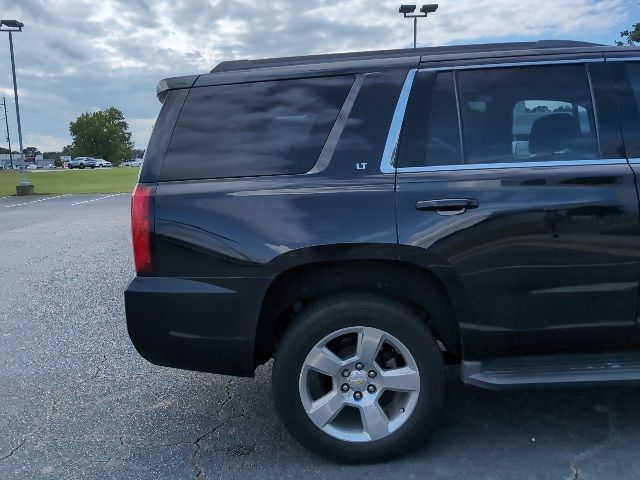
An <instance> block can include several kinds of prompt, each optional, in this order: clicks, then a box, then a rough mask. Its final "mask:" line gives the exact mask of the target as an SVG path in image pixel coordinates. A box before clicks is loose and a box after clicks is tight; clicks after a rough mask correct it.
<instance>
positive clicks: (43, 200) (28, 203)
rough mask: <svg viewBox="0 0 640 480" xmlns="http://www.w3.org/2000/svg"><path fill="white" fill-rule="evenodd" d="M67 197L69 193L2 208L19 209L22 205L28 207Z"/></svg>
mask: <svg viewBox="0 0 640 480" xmlns="http://www.w3.org/2000/svg"><path fill="white" fill-rule="evenodd" d="M69 195H71V194H70V193H65V194H64V195H56V196H55V197H47V198H41V199H39V200H32V201H30V202H24V203H14V204H12V205H5V206H4V208H11V207H20V206H22V205H30V204H32V203H39V202H45V201H47V200H53V199H54V198H61V197H68V196H69Z"/></svg>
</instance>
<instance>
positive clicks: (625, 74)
mask: <svg viewBox="0 0 640 480" xmlns="http://www.w3.org/2000/svg"><path fill="white" fill-rule="evenodd" d="M607 63H608V65H609V69H610V71H611V74H612V77H613V81H614V86H615V91H616V97H617V100H618V108H619V110H620V119H621V123H622V128H623V131H624V142H625V147H626V150H627V155H628V157H629V158H638V157H640V62H615V61H614V62H607Z"/></svg>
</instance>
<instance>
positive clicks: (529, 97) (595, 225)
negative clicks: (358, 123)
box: [382, 58, 640, 358]
mask: <svg viewBox="0 0 640 480" xmlns="http://www.w3.org/2000/svg"><path fill="white" fill-rule="evenodd" d="M412 76H415V78H413V80H412ZM409 88H410V95H409ZM404 98H405V99H406V98H408V99H409V100H408V103H407V108H406V111H404V108H403V105H402V103H403V97H402V96H401V101H400V105H399V108H398V109H397V114H398V116H401V115H402V116H403V117H404V124H403V129H402V132H401V134H398V135H399V138H401V141H400V144H399V147H398V148H397V149H396V150H395V154H394V155H391V156H389V155H387V157H386V158H385V159H384V160H383V167H382V170H383V171H388V172H393V171H394V170H395V171H396V174H397V218H398V238H399V243H400V244H401V245H403V246H404V250H403V252H404V253H403V254H402V255H403V257H404V258H403V259H404V260H407V261H410V262H413V263H416V264H419V265H421V266H424V267H427V268H430V269H431V270H433V271H434V272H436V273H437V274H438V275H439V276H440V277H441V278H443V279H445V281H446V283H447V286H448V288H449V291H450V295H451V296H452V299H453V303H454V306H455V308H456V314H457V316H458V320H459V322H460V327H461V334H462V341H463V346H464V349H465V355H466V356H467V357H468V358H473V357H476V358H480V357H483V356H498V355H527V354H542V353H556V352H570V351H571V352H590V351H596V350H608V349H624V348H628V346H629V344H630V343H633V340H632V338H631V337H630V336H629V334H630V333H631V332H633V330H634V326H635V321H636V320H635V319H636V308H637V298H638V278H639V274H640V241H639V240H640V231H639V224H638V199H637V194H636V186H635V180H634V174H633V171H632V169H631V167H630V166H629V164H628V163H627V160H626V158H625V154H624V149H623V145H622V138H621V135H620V130H619V125H618V121H617V116H616V112H615V107H614V103H613V99H612V96H611V90H610V85H609V80H608V76H607V71H606V67H605V64H604V61H603V60H602V58H600V59H599V60H598V59H588V60H581V59H575V60H568V61H562V62H556V61H554V62H540V63H535V64H531V63H528V62H525V63H517V62H516V63H510V64H504V65H497V66H496V65H493V66H469V67H463V68H460V67H453V68H447V67H445V68H436V69H424V70H420V71H418V72H413V73H412V74H411V75H410V76H409V78H408V82H407V84H406V85H405V96H404ZM403 113H404V115H403ZM397 120H398V119H397V118H396V125H397V124H398V122H397ZM393 136H394V132H392V133H391V135H390V144H393V142H394V139H393ZM390 150H391V149H387V153H389V151H390ZM639 156H640V155H639ZM385 162H387V163H386V164H385Z"/></svg>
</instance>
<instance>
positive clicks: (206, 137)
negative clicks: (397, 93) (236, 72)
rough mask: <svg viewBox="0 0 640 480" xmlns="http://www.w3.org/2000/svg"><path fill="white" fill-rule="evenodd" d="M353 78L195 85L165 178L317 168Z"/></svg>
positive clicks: (169, 152) (178, 126)
mask: <svg viewBox="0 0 640 480" xmlns="http://www.w3.org/2000/svg"><path fill="white" fill-rule="evenodd" d="M353 82H354V77H353V76H351V75H348V76H337V77H323V78H309V79H300V80H280V81H274V82H257V83H244V84H237V85H220V86H213V87H199V88H194V89H192V90H191V92H189V96H188V97H187V100H186V102H185V104H184V107H183V108H182V112H181V113H180V118H179V119H178V122H177V123H176V127H175V130H174V133H173V136H172V138H171V143H170V145H169V148H168V150H167V156H166V159H165V162H164V168H163V171H162V176H161V178H162V180H186V179H195V178H219V177H244V176H255V175H281V174H295V173H304V172H307V171H309V170H311V168H313V166H314V165H315V163H316V161H317V159H318V156H319V154H320V151H321V150H322V147H323V145H324V143H325V141H326V139H327V136H328V135H329V132H330V130H331V128H332V126H333V124H334V122H335V120H336V117H337V116H338V113H339V111H340V109H341V108H342V104H343V103H344V101H345V99H346V97H347V95H348V93H349V90H350V88H351V86H352V85H353Z"/></svg>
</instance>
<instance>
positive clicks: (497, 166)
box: [397, 158, 640, 173]
mask: <svg viewBox="0 0 640 480" xmlns="http://www.w3.org/2000/svg"><path fill="white" fill-rule="evenodd" d="M638 163H639V164H640V159H638ZM626 164H627V161H626V160H625V159H623V158H607V159H601V160H558V161H550V162H509V163H507V162H505V163H473V164H469V163H467V164H462V165H434V166H431V167H402V168H398V169H397V173H421V172H456V171H460V170H504V169H509V168H554V167H577V166H604V165H626Z"/></svg>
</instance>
